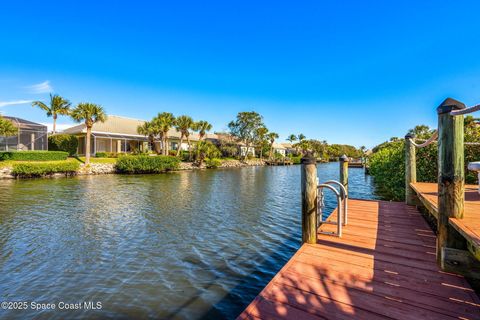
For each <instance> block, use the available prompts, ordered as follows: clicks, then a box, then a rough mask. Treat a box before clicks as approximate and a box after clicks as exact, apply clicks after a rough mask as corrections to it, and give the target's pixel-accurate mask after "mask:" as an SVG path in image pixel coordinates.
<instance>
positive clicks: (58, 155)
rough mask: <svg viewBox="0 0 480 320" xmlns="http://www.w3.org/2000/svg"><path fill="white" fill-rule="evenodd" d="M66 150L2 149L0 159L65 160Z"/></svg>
mask: <svg viewBox="0 0 480 320" xmlns="http://www.w3.org/2000/svg"><path fill="white" fill-rule="evenodd" d="M67 157H68V152H64V151H3V152H0V161H3V160H13V161H58V160H66V159H67Z"/></svg>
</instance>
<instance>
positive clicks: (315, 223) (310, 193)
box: [301, 153, 348, 244]
mask: <svg viewBox="0 0 480 320" xmlns="http://www.w3.org/2000/svg"><path fill="white" fill-rule="evenodd" d="M301 165H302V169H301V190H302V242H303V243H310V244H314V243H317V231H318V227H319V225H321V224H322V223H325V221H323V220H322V217H321V214H322V210H321V208H322V207H321V206H323V190H324V189H325V188H326V189H330V190H332V192H334V194H335V196H336V199H337V220H336V221H335V222H331V223H334V224H336V225H337V233H336V234H333V233H332V235H336V236H338V237H341V236H342V227H343V226H344V225H346V224H347V221H348V157H347V156H345V155H344V156H342V157H341V158H340V170H339V176H340V181H335V180H328V181H326V182H324V183H321V184H319V183H318V176H317V161H316V158H315V157H314V156H313V155H312V154H311V153H307V154H306V155H305V156H304V157H303V158H302V160H301ZM334 185H335V186H338V187H339V189H338V190H337V189H335V187H333V186H334ZM328 223H330V222H328Z"/></svg>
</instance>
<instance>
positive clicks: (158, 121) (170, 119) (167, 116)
mask: <svg viewBox="0 0 480 320" xmlns="http://www.w3.org/2000/svg"><path fill="white" fill-rule="evenodd" d="M154 122H155V125H157V126H158V128H159V130H160V138H161V139H162V154H163V155H168V131H170V129H171V128H172V127H173V126H174V125H175V117H174V116H173V114H172V113H170V112H162V113H159V114H158V115H157V116H156V118H155V119H154Z"/></svg>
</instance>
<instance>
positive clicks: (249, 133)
mask: <svg viewBox="0 0 480 320" xmlns="http://www.w3.org/2000/svg"><path fill="white" fill-rule="evenodd" d="M260 127H264V124H263V118H262V116H261V115H260V114H258V113H257V112H255V111H251V112H239V113H238V114H237V118H236V120H234V121H231V122H230V123H229V124H228V128H229V129H230V133H231V134H232V135H233V136H234V137H236V138H237V139H238V140H239V141H243V142H244V143H245V147H246V148H247V150H246V151H245V155H244V160H246V159H247V157H248V154H249V152H250V148H251V147H252V145H254V144H255V140H256V137H257V129H258V128H260Z"/></svg>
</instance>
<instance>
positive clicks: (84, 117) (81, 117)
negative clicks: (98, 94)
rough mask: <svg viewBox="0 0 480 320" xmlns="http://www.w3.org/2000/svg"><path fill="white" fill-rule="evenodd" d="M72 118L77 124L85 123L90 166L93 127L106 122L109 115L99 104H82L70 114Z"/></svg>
mask: <svg viewBox="0 0 480 320" xmlns="http://www.w3.org/2000/svg"><path fill="white" fill-rule="evenodd" d="M70 116H71V117H72V119H73V120H75V121H76V122H82V121H84V122H85V126H86V127H87V142H86V144H85V165H89V164H90V140H91V135H92V127H93V124H94V123H96V122H105V120H107V115H106V114H105V110H104V109H103V108H102V107H101V106H99V105H98V104H94V103H88V102H82V103H79V104H78V105H77V106H76V107H75V109H73V110H72V111H71V113H70Z"/></svg>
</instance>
